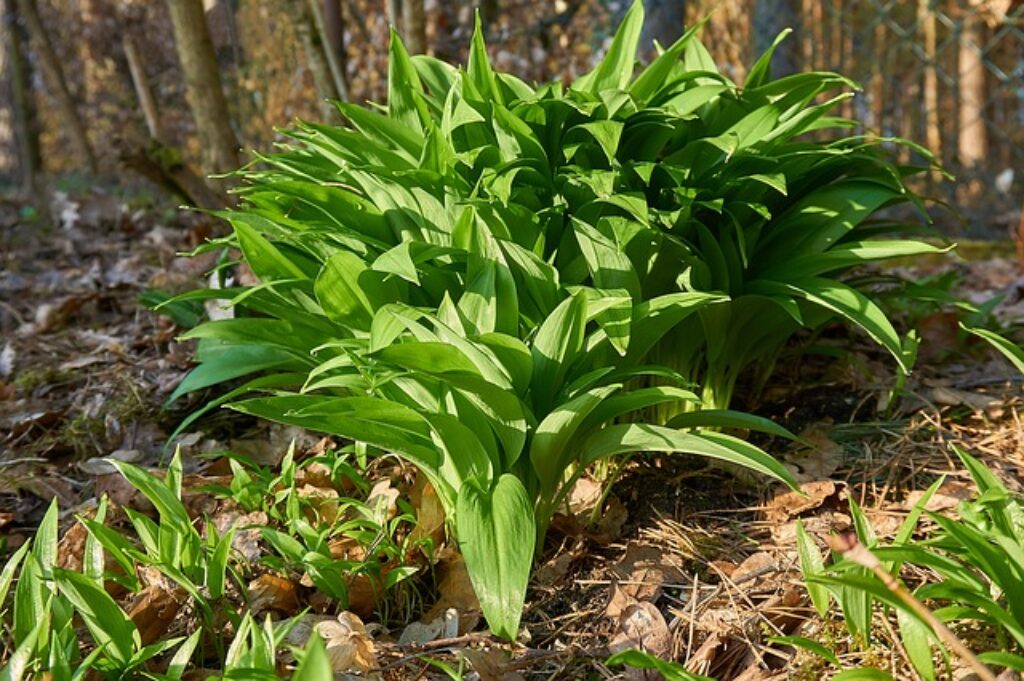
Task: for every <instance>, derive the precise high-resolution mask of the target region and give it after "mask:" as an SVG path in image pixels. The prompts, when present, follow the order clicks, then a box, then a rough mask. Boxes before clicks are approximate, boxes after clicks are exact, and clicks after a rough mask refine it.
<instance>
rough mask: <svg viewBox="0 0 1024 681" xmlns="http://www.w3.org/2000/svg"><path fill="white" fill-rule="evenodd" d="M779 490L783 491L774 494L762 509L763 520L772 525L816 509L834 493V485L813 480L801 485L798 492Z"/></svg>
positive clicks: (829, 481) (827, 481) (833, 483)
mask: <svg viewBox="0 0 1024 681" xmlns="http://www.w3.org/2000/svg"><path fill="white" fill-rule="evenodd" d="M779 489H781V490H785V491H782V492H781V493H780V494H776V495H775V496H774V497H773V498H772V499H771V500H770V501H769V502H768V503H767V504H765V508H764V515H765V519H766V520H768V521H769V522H772V523H779V522H783V521H786V520H789V519H790V518H795V517H797V516H798V515H800V514H801V513H803V512H805V511H810V510H812V509H815V508H818V507H819V506H821V505H822V504H823V503H825V500H826V499H828V498H829V497H831V496H832V495H834V494H835V493H836V483H835V482H833V481H832V480H815V481H812V482H804V483H801V484H800V491H799V492H797V491H795V490H790V489H786V488H779Z"/></svg>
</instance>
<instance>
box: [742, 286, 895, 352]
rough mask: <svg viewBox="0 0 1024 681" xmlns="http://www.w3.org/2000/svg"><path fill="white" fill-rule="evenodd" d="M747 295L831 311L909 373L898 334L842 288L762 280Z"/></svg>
mask: <svg viewBox="0 0 1024 681" xmlns="http://www.w3.org/2000/svg"><path fill="white" fill-rule="evenodd" d="M747 292H748V293H760V294H763V295H769V296H771V295H790V296H796V297H798V298H803V299H804V300H807V301H809V302H812V303H814V304H815V305H820V306H821V307H824V308H825V309H827V310H831V311H832V312H834V313H836V314H838V315H839V316H841V317H843V318H844V319H846V320H848V321H850V322H853V323H854V324H856V325H857V326H859V327H860V328H862V329H864V331H865V332H866V333H867V334H868V335H869V336H870V337H871V338H872V339H873V340H874V341H875V342H876V343H878V344H879V345H881V346H882V347H884V348H885V349H886V350H888V351H889V352H890V353H891V354H892V356H893V357H894V358H895V359H896V361H897V363H899V365H900V367H901V368H902V369H903V370H904V371H908V372H909V370H910V368H909V367H906V366H904V364H903V351H902V350H903V344H902V343H901V342H900V337H899V334H897V333H896V329H894V328H893V326H892V324H891V323H890V322H889V320H888V318H886V316H885V313H884V312H882V310H881V309H880V308H879V307H878V306H877V305H875V304H874V303H873V302H871V301H870V300H869V299H868V298H867V297H865V296H864V295H863V294H862V293H859V292H857V291H855V290H854V289H852V288H850V287H849V286H846V285H845V284H841V283H839V282H838V281H832V280H829V279H823V278H818V277H811V278H807V279H797V280H792V281H784V282H781V281H769V280H764V279H762V280H759V281H754V282H751V283H750V284H749V285H748V286H747Z"/></svg>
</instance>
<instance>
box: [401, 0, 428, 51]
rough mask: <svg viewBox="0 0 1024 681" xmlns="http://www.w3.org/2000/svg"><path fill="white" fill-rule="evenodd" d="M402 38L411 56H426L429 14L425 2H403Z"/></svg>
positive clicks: (403, 0)
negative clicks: (424, 5)
mask: <svg viewBox="0 0 1024 681" xmlns="http://www.w3.org/2000/svg"><path fill="white" fill-rule="evenodd" d="M402 37H403V39H404V40H405V47H406V49H407V50H409V54H426V52H427V14H426V10H425V9H424V7H423V0H402Z"/></svg>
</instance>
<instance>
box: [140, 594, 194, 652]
mask: <svg viewBox="0 0 1024 681" xmlns="http://www.w3.org/2000/svg"><path fill="white" fill-rule="evenodd" d="M184 596H185V592H184V591H183V590H182V589H179V588H173V589H171V588H167V587H166V585H164V584H150V585H149V586H147V587H145V588H143V589H142V590H141V591H139V592H138V593H137V594H135V595H134V596H133V597H132V600H131V603H129V605H128V607H127V608H126V610H127V611H128V617H130V618H131V620H132V622H134V623H135V627H136V628H137V629H138V630H139V637H140V638H141V639H142V645H149V644H150V643H153V642H154V641H158V640H159V639H160V638H162V637H163V636H164V634H166V633H167V628H168V627H169V626H170V625H171V623H172V622H173V621H174V618H175V617H176V616H177V614H178V610H179V609H180V608H181V602H182V599H183V598H184Z"/></svg>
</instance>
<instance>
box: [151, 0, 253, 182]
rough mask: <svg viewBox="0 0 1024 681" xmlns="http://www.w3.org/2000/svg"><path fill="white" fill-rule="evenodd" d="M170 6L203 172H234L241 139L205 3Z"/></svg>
mask: <svg viewBox="0 0 1024 681" xmlns="http://www.w3.org/2000/svg"><path fill="white" fill-rule="evenodd" d="M167 5H168V7H169V8H170V14H171V24H172V25H173V27H174V41H175V43H176V45H177V48H178V60H179V61H180V62H181V70H182V71H183V72H184V74H185V86H186V88H187V90H188V101H189V106H190V107H191V108H192V117H193V118H194V119H195V123H196V130H197V131H198V132H199V143H200V145H201V147H202V150H203V166H204V169H205V170H206V171H207V172H209V173H219V172H226V171H229V170H234V169H235V168H237V167H238V161H239V156H238V140H237V138H236V137H235V131H234V130H232V129H231V119H230V118H229V116H228V105H227V100H226V99H225V98H224V90H223V89H222V87H221V82H220V73H219V71H218V68H217V56H216V54H215V53H214V51H213V42H212V41H211V40H210V29H209V27H208V26H207V24H206V13H205V12H204V11H203V0H167Z"/></svg>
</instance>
